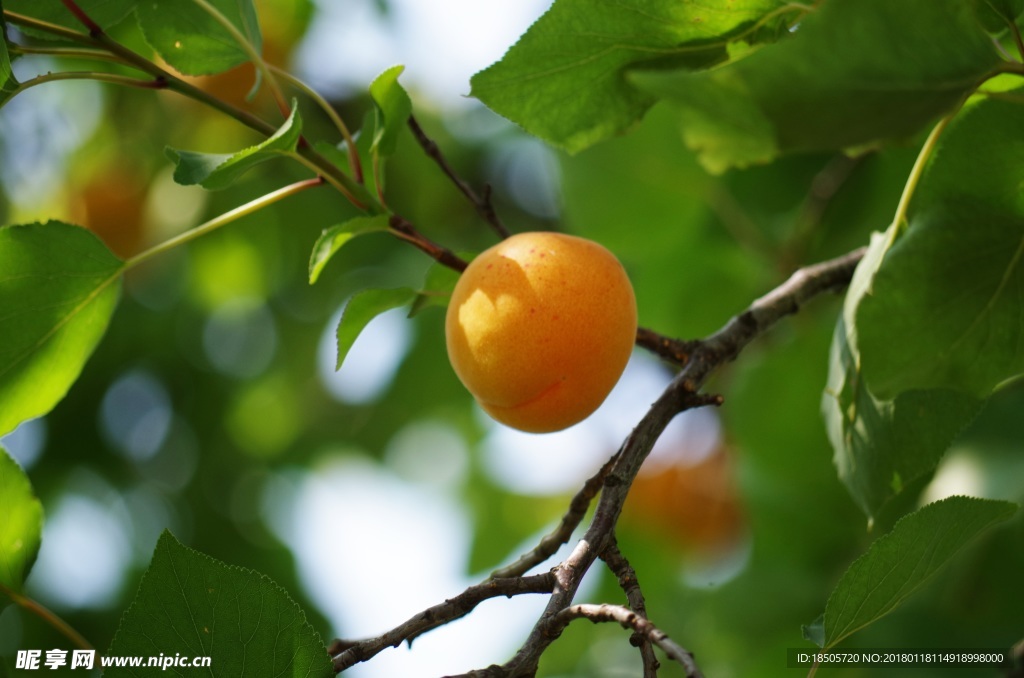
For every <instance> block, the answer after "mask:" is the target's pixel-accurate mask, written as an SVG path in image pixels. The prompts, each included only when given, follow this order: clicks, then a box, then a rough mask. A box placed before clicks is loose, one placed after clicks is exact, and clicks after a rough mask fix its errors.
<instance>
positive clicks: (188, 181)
mask: <svg viewBox="0 0 1024 678" xmlns="http://www.w3.org/2000/svg"><path fill="white" fill-rule="evenodd" d="M301 136H302V119H301V118H300V117H299V109H298V105H297V102H294V101H293V102H292V112H291V115H289V116H288V119H287V120H285V122H284V124H283V125H282V126H281V128H280V129H278V130H277V132H275V133H274V135H273V136H271V137H269V138H267V139H266V140H265V141H263V142H261V143H259V144H256V145H255V146H250V147H249V148H246V149H245V150H242V151H238V152H237V153H233V154H228V155H222V154H213V153H195V152H193V151H179V150H177V149H173V148H168V149H167V155H168V157H169V158H170V159H171V160H173V161H174V163H175V164H176V165H177V167H176V168H175V170H174V180H175V181H176V182H178V183H179V184H183V185H185V186H191V185H194V184H199V185H200V186H202V187H203V188H206V189H209V190H211V191H216V190H220V189H223V188H227V187H228V186H230V185H231V184H233V183H234V182H235V181H237V180H238V178H239V177H241V176H242V175H243V174H245V173H246V172H248V171H249V170H250V169H252V168H253V167H255V166H256V165H259V164H260V163H263V162H266V161H267V160H271V159H273V158H277V157H280V156H282V155H290V154H292V153H294V152H295V149H296V148H297V146H298V143H299V138H300V137H301Z"/></svg>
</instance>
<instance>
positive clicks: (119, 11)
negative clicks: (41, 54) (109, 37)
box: [3, 0, 138, 40]
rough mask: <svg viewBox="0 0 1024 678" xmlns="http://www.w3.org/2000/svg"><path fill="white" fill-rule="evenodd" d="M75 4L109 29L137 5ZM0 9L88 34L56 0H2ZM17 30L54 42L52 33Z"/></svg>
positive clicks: (130, 1)
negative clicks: (2, 7)
mask: <svg viewBox="0 0 1024 678" xmlns="http://www.w3.org/2000/svg"><path fill="white" fill-rule="evenodd" d="M76 4H77V5H78V6H79V7H81V8H82V11H84V12H85V13H86V14H87V15H88V16H89V18H90V19H92V20H93V21H94V22H96V24H98V25H99V26H100V28H102V29H104V30H109V29H110V28H112V27H113V26H116V25H117V24H118V23H120V22H121V20H122V19H124V18H125V17H126V16H128V14H129V13H130V12H131V11H132V8H133V7H135V5H136V4H138V0H76ZM3 6H4V9H6V10H9V11H11V12H16V13H17V14H23V15H25V16H29V17H32V18H33V19H41V20H43V21H45V22H47V23H51V24H57V25H58V26H64V27H65V28H71V29H74V30H76V31H81V32H83V33H87V32H88V31H87V30H86V29H85V26H84V25H82V22H81V21H79V20H78V19H76V18H75V16H74V15H73V14H72V13H71V12H70V11H68V9H67V7H65V6H64V3H63V2H60V1H59V0H42V1H40V0H4V3H3ZM18 30H19V31H23V32H25V33H27V34H29V35H32V36H35V37H38V38H45V39H48V40H54V39H57V38H56V36H54V35H53V34H52V33H46V32H45V31H39V30H34V29H31V28H24V27H21V26H19V27H18Z"/></svg>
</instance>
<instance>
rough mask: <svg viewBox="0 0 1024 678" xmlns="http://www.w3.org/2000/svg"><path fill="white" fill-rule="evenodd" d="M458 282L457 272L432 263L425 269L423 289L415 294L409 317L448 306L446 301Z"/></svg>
mask: <svg viewBox="0 0 1024 678" xmlns="http://www.w3.org/2000/svg"><path fill="white" fill-rule="evenodd" d="M458 281H459V272H458V271H453V270H452V269H450V268H448V267H447V266H442V265H441V264H439V263H438V262H434V263H433V264H431V265H430V268H428V269H427V275H426V277H425V278H424V280H423V287H422V289H420V290H419V292H418V293H417V294H416V300H415V301H413V302H412V308H411V309H410V310H409V317H410V318H411V317H413V316H414V315H416V314H417V313H419V312H420V311H422V310H423V309H426V308H430V307H432V306H440V307H442V308H444V307H446V306H448V300H449V299H450V298H451V296H452V290H454V289H455V283H457V282H458Z"/></svg>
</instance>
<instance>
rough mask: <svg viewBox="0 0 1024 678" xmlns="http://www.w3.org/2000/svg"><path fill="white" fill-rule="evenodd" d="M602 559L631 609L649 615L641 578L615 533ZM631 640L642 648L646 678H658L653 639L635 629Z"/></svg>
mask: <svg viewBox="0 0 1024 678" xmlns="http://www.w3.org/2000/svg"><path fill="white" fill-rule="evenodd" d="M601 560H603V561H604V562H605V565H607V566H608V569H609V570H611V571H612V573H613V574H614V575H615V577H616V579H617V580H618V582H619V588H621V589H622V591H623V592H624V593H625V594H626V602H628V603H629V609H631V610H632V611H633V612H636V613H637V615H639V616H640V617H644V618H646V617H647V603H646V602H645V601H644V593H643V591H642V590H640V580H639V579H637V576H636V570H634V569H633V566H632V565H630V564H629V561H628V560H626V556H624V555H623V554H622V551H620V550H619V544H618V542H617V541H616V540H615V535H614V534H613V535H611V537H610V538H609V540H608V543H607V544H606V545H605V547H604V551H602V552H601ZM629 642H630V644H631V645H633V646H634V647H637V648H639V649H640V658H641V660H642V661H643V667H644V678H658V667H659V666H660V663H659V662H658V658H657V657H655V656H654V647H653V646H652V645H651V640H650V638H648V637H647V636H645V635H644V634H643V633H641V632H640V631H639V630H637V631H634V632H633V635H632V636H630V638H629Z"/></svg>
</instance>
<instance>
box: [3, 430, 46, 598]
mask: <svg viewBox="0 0 1024 678" xmlns="http://www.w3.org/2000/svg"><path fill="white" fill-rule="evenodd" d="M0 516H3V520H0V589H7V590H9V591H14V592H20V591H21V587H22V585H23V584H24V583H25V576H26V575H27V574H28V570H29V568H31V567H32V563H33V562H34V561H35V559H36V553H38V552H39V542H40V540H41V539H42V533H43V507H42V504H40V503H39V500H38V499H36V496H35V494H34V493H33V492H32V484H31V483H30V482H29V480H28V476H26V475H25V472H24V471H22V470H21V467H20V466H18V464H17V462H15V461H14V459H12V458H11V457H10V455H9V454H8V453H7V451H6V450H5V449H4V448H2V447H0Z"/></svg>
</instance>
